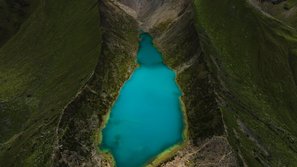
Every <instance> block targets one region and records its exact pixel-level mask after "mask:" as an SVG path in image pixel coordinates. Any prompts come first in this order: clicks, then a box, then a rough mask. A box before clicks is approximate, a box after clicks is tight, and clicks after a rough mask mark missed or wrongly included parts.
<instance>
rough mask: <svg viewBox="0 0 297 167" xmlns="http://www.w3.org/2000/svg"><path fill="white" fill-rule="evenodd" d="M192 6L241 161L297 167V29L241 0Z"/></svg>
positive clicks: (202, 0)
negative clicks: (218, 85)
mask: <svg viewBox="0 0 297 167" xmlns="http://www.w3.org/2000/svg"><path fill="white" fill-rule="evenodd" d="M195 7H196V12H197V13H196V18H197V29H198V31H199V34H200V38H201V40H202V42H201V43H202V47H203V49H204V52H205V53H206V54H207V55H208V56H209V60H208V62H209V65H210V67H211V71H212V73H213V74H214V76H217V81H218V82H219V83H220V84H221V88H220V89H219V90H217V91H218V95H219V98H218V99H219V100H221V101H222V102H223V103H224V104H225V105H222V106H221V111H222V113H223V117H224V122H225V124H226V126H227V131H228V135H229V141H230V143H231V145H232V146H233V148H234V150H235V151H236V152H237V153H238V157H239V159H241V160H242V161H241V162H240V163H241V164H243V163H246V164H248V165H249V166H263V165H264V166H266V165H270V166H296V165H297V144H296V143H297V128H296V127H297V121H296V118H297V103H296V102H297V88H296V85H297V84H296V58H297V55H296V48H297V33H296V30H294V29H291V28H289V27H287V26H286V25H283V24H281V23H280V22H278V21H276V20H274V19H273V18H270V17H267V16H266V15H264V14H263V13H262V12H260V11H259V10H257V9H255V8H254V7H253V6H251V5H250V4H249V3H248V2H247V1H245V0H213V1H205V0H195ZM213 9H215V10H213Z"/></svg>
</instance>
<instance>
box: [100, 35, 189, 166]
mask: <svg viewBox="0 0 297 167" xmlns="http://www.w3.org/2000/svg"><path fill="white" fill-rule="evenodd" d="M137 60H138V63H139V65H140V66H139V67H138V68H137V69H136V70H135V71H134V73H133V74H132V76H131V77H130V79H129V80H128V81H126V83H125V84H124V85H123V87H122V88H121V90H120V94H119V96H118V98H117V100H116V102H115V103H114V105H113V107H112V110H111V113H110V116H109V119H108V121H107V124H106V126H105V128H104V129H103V131H102V137H103V138H102V143H101V145H100V148H101V150H104V151H108V152H110V153H111V154H112V155H113V157H114V159H115V162H116V166H117V167H142V166H144V165H145V164H147V163H148V162H150V161H151V160H153V159H154V158H155V157H156V156H157V155H158V154H160V153H162V152H163V151H165V150H166V149H168V148H170V147H172V146H174V145H176V144H180V143H181V142H182V141H183V130H184V121H183V119H184V118H183V113H182V107H181V103H180V100H179V98H180V96H181V91H180V90H179V87H178V85H177V83H176V81H175V77H176V75H175V73H174V71H172V70H171V69H169V68H168V67H167V66H166V65H165V64H164V63H163V60H162V56H161V53H160V52H159V51H158V50H157V49H156V48H155V46H154V45H153V41H152V37H151V36H150V35H149V34H148V33H142V34H141V35H140V44H139V49H138V54H137Z"/></svg>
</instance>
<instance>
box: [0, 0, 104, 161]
mask: <svg viewBox="0 0 297 167" xmlns="http://www.w3.org/2000/svg"><path fill="white" fill-rule="evenodd" d="M99 46H100V29H99V13H98V7H97V1H96V0H84V1H80V0H59V1H44V0H42V1H40V4H39V5H38V6H37V7H36V10H35V11H34V12H33V13H32V15H31V16H30V17H29V18H28V19H27V21H26V22H25V23H24V24H23V25H22V27H21V29H20V30H19V31H18V32H17V34H16V35H14V36H13V37H12V38H11V39H10V40H9V41H8V42H7V43H5V45H3V46H2V47H1V48H0V60H1V61H0V111H1V112H0V143H2V144H0V166H3V165H5V166H47V165H49V163H51V162H50V159H51V155H50V154H51V153H52V149H53V144H54V141H55V139H56V136H55V133H56V128H57V125H58V121H59V118H60V115H61V112H62V110H63V107H65V105H66V104H67V103H69V102H70V101H71V99H72V98H73V97H74V96H75V95H76V93H77V92H78V90H79V89H80V88H81V87H82V86H83V85H84V84H85V83H86V81H87V80H88V78H89V77H90V76H91V75H92V72H93V70H94V69H95V66H96V63H97V60H98V57H99V54H100V53H99V52H100V47H99Z"/></svg>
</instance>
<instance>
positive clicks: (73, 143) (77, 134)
mask: <svg viewBox="0 0 297 167" xmlns="http://www.w3.org/2000/svg"><path fill="white" fill-rule="evenodd" d="M99 6H100V8H99V9H100V16H101V29H102V48H101V52H100V56H99V60H98V63H97V65H96V69H95V71H94V73H93V75H92V77H91V79H90V80H89V81H88V82H87V84H86V85H85V86H84V88H83V90H82V91H81V92H80V94H79V95H78V96H77V97H76V98H75V99H74V100H73V101H72V102H71V103H70V104H69V105H68V106H67V107H66V109H65V112H64V114H63V116H62V119H61V121H60V124H59V133H58V134H59V140H58V143H57V145H59V146H60V147H59V148H57V150H56V152H55V161H54V162H55V164H54V166H71V167H76V166H87V167H94V166H98V167H104V166H111V164H112V163H111V161H110V159H107V158H106V157H105V156H103V154H101V155H99V154H98V147H99V144H100V143H99V137H100V136H99V135H100V133H101V132H100V130H101V128H102V126H103V117H104V116H106V114H108V112H109V111H110V108H111V107H112V104H113V102H114V101H115V100H116V97H117V95H118V92H119V90H120V88H121V87H122V85H123V83H124V82H125V81H126V80H127V79H128V77H129V76H130V74H131V73H132V71H133V70H134V68H135V67H136V52H137V48H138V31H137V28H138V24H137V22H136V20H135V19H134V18H133V17H132V16H130V15H128V14H127V13H126V12H125V11H124V10H123V9H122V8H121V7H122V6H121V4H118V3H116V2H113V1H109V0H106V1H100V2H99ZM125 9H126V8H125Z"/></svg>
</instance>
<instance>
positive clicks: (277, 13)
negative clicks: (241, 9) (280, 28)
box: [252, 0, 297, 28]
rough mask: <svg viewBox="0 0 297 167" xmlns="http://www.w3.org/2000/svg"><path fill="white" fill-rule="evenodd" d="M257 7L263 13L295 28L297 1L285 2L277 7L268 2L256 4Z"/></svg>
mask: <svg viewBox="0 0 297 167" xmlns="http://www.w3.org/2000/svg"><path fill="white" fill-rule="evenodd" d="M252 1H257V0H252ZM256 4H257V3H256ZM258 5H259V7H260V8H261V9H262V10H263V11H265V12H267V13H269V14H271V15H272V16H273V17H275V18H277V19H279V20H281V21H284V22H285V23H287V24H288V25H290V26H292V27H295V28H297V0H286V1H284V2H282V3H280V4H277V5H276V4H272V3H270V2H264V3H258Z"/></svg>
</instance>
